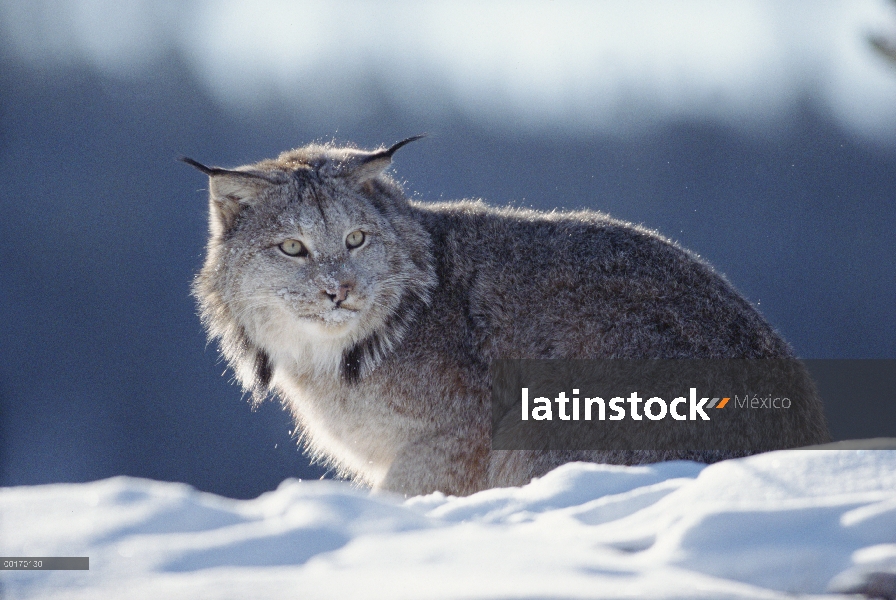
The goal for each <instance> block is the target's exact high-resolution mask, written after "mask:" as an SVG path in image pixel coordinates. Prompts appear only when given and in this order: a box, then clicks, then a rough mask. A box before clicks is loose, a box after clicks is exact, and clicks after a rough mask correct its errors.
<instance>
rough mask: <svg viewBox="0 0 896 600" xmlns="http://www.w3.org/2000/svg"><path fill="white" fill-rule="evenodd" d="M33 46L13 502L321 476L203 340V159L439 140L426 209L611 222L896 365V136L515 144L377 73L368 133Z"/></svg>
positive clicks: (426, 173)
mask: <svg viewBox="0 0 896 600" xmlns="http://www.w3.org/2000/svg"><path fill="white" fill-rule="evenodd" d="M10 6H11V5H10ZM22 6H23V5H19V4H16V5H15V6H14V7H13V8H15V10H17V11H19V13H21V12H22V11H23V10H26V9H24V8H22ZM46 6H47V5H44V10H46ZM4 10H7V14H11V13H9V11H10V10H11V9H10V7H9V6H7V7H6V8H5V9H4ZM17 14H18V13H17ZM633 18H634V17H633ZM854 33H855V35H856V37H857V39H859V43H860V44H861V43H862V36H863V35H864V34H865V32H863V31H861V30H858V31H856V32H854ZM14 42H15V40H13V41H10V39H9V38H7V39H5V40H4V44H2V45H0V183H2V185H0V207H2V211H0V486H10V485H28V484H39V483H49V482H63V481H65V482H76V481H88V480H93V479H98V478H103V477H108V476H112V475H117V474H127V475H135V476H141V477H151V478H155V479H160V480H173V481H184V482H187V483H190V484H192V485H194V486H196V487H197V488H199V489H202V490H208V491H213V492H216V493H219V494H224V495H227V496H231V497H240V498H247V497H253V496H256V495H258V494H259V493H261V492H263V491H266V490H269V489H273V488H274V487H276V485H277V484H278V483H279V482H280V481H281V480H283V479H284V478H287V477H301V478H316V477H321V476H323V475H324V472H323V470H321V469H320V468H319V467H315V466H310V465H309V464H308V461H307V459H306V458H305V457H304V456H303V455H302V454H301V452H299V450H298V449H297V447H296V442H295V438H294V437H293V436H292V435H291V433H292V429H293V425H292V423H291V421H290V419H289V417H288V415H287V414H286V413H285V412H284V411H282V409H281V408H280V406H279V405H278V404H277V403H276V402H268V403H266V404H264V405H263V406H261V407H260V408H259V409H258V410H256V411H252V410H251V409H250V406H249V403H248V402H247V401H246V399H245V398H243V397H242V395H241V392H240V390H239V389H238V388H237V387H236V386H235V385H233V384H232V383H231V382H230V374H229V373H225V372H224V366H223V364H221V363H220V362H219V361H218V357H217V349H216V348H214V347H213V346H207V345H206V341H205V337H204V334H203V331H202V328H201V325H200V323H199V320H198V318H197V316H196V311H195V305H194V302H193V300H192V298H191V297H190V295H189V287H190V283H191V279H192V277H193V274H194V273H195V272H196V270H197V269H198V268H199V266H200V264H201V261H202V254H203V246H204V243H205V239H206V213H205V211H206V197H205V187H206V180H205V178H204V177H202V176H201V175H200V174H198V173H196V172H195V171H194V170H192V169H190V168H189V167H186V166H185V165H182V164H179V163H177V162H176V161H175V159H176V158H177V157H179V156H181V155H187V156H191V157H194V158H196V159H197V160H200V161H202V162H205V163H211V164H218V165H222V166H236V165H239V164H242V163H245V162H249V161H256V160H259V159H261V158H266V157H270V156H273V155H276V154H277V153H279V152H281V151H282V150H285V149H287V148H291V147H295V146H298V145H302V144H304V143H307V142H310V141H314V140H324V141H326V140H330V139H333V138H335V139H336V140H337V141H350V142H355V143H357V144H359V145H360V146H362V147H368V148H373V147H377V146H380V145H383V144H391V143H393V142H395V141H397V140H399V139H401V138H403V137H406V136H409V135H413V134H416V133H420V132H423V131H425V132H428V133H429V134H430V137H429V138H428V139H427V140H425V141H423V142H420V143H417V144H414V145H413V146H411V147H408V148H407V149H406V150H403V151H402V152H401V153H400V154H399V155H398V156H397V160H396V165H395V167H394V169H393V172H394V174H395V175H396V176H397V177H398V178H399V179H400V180H402V181H405V182H406V183H405V186H406V190H407V191H408V193H409V194H413V195H414V196H415V197H417V198H419V199H424V200H437V199H454V198H463V197H482V198H484V199H486V200H487V201H488V202H490V203H492V204H508V203H512V204H514V205H518V206H531V207H535V208H539V209H547V210H550V209H554V208H582V207H587V208H594V209H600V210H603V211H606V212H608V213H610V214H611V215H613V216H615V217H618V218H622V219H626V220H630V221H633V222H637V223H642V224H644V225H646V226H649V227H651V228H656V229H657V230H659V231H660V232H661V233H663V234H665V235H667V236H668V237H671V238H673V239H675V240H677V241H678V242H680V243H681V244H682V245H684V246H685V247H688V248H690V249H692V250H695V251H696V252H698V253H699V254H701V255H702V256H704V257H705V258H706V259H708V260H709V261H710V262H711V263H712V264H714V265H715V266H716V267H717V268H718V270H720V271H721V272H723V273H725V274H726V275H727V277H728V278H729V279H730V280H731V281H732V282H733V284H734V285H735V286H736V287H737V288H738V289H739V290H740V291H741V292H743V293H744V294H745V295H746V297H747V298H748V299H749V300H750V301H751V302H753V303H754V304H755V305H756V306H757V307H758V308H759V310H760V311H761V312H762V313H763V314H764V315H765V316H766V317H767V318H768V320H769V321H770V322H771V323H772V324H774V325H775V326H776V327H777V328H778V329H779V331H780V332H781V333H782V334H783V335H784V337H785V338H786V339H788V340H789V341H790V342H791V343H792V344H793V346H794V348H795V349H796V350H797V352H798V354H799V355H800V356H802V357H805V358H896V260H894V256H896V234H894V231H896V130H894V127H893V122H892V121H888V120H883V121H881V123H880V124H878V125H875V124H874V122H873V118H872V121H871V125H868V122H867V119H866V122H865V123H864V124H863V125H862V127H860V128H858V129H857V128H856V127H853V126H852V125H850V123H848V122H844V121H843V119H840V118H838V116H837V113H836V111H832V110H830V109H829V108H828V107H827V105H826V104H824V102H821V101H819V100H818V99H817V98H816V97H814V96H813V95H812V94H811V93H801V94H798V97H797V98H796V99H795V100H793V101H792V103H791V105H790V107H789V109H788V110H787V111H785V112H784V113H783V116H781V114H778V113H776V115H775V116H774V117H773V118H770V122H771V123H772V124H771V125H769V124H768V123H767V122H760V125H757V126H756V127H755V129H756V130H755V131H754V127H753V125H750V124H749V123H748V124H745V125H744V124H738V123H735V124H734V125H732V123H731V122H728V121H726V120H725V119H724V118H719V117H718V116H717V115H716V116H714V117H713V118H706V119H703V118H700V115H699V114H696V115H694V114H685V115H681V114H675V113H674V112H673V113H670V114H669V115H666V116H663V115H660V116H659V117H652V118H651V119H650V120H649V121H645V124H642V126H638V127H632V128H627V129H626V128H622V129H620V130H614V131H608V130H605V129H601V128H600V127H592V126H582V127H577V126H575V123H574V122H572V124H570V123H571V121H570V120H569V119H567V120H565V121H563V120H562V119H561V120H560V121H562V123H561V122H560V121H558V120H556V119H555V120H553V121H552V120H551V118H544V119H542V121H539V122H536V123H534V124H533V123H532V122H528V121H526V122H522V121H521V122H520V123H519V126H514V123H513V119H512V118H511V119H509V120H508V121H502V122H498V121H496V120H495V119H494V118H492V116H490V115H489V114H488V113H477V112H475V111H472V110H467V108H465V107H464V106H463V104H462V103H457V102H455V104H452V102H453V101H452V100H451V99H450V98H448V97H442V96H438V95H437V94H435V92H433V94H435V95H433V96H427V95H425V94H424V95H421V96H420V98H419V100H417V101H405V102H396V100H395V94H394V93H393V91H394V90H393V91H390V89H389V85H388V82H386V83H384V82H383V81H380V80H377V79H376V78H371V79H370V80H364V81H358V82H356V83H354V84H351V85H354V86H356V88H357V90H360V91H357V94H356V95H355V96H354V100H353V101H354V102H357V101H358V100H357V98H358V97H361V98H363V105H364V111H363V114H350V113H352V110H353V109H351V108H346V109H344V110H342V112H339V111H334V109H333V107H332V106H331V105H329V104H326V103H323V104H315V103H320V102H322V101H321V100H320V98H318V97H317V96H315V98H314V99H312V100H309V101H307V102H304V103H302V102H299V101H296V102H291V101H279V102H278V101H277V100H276V98H275V99H274V100H271V99H270V98H269V97H267V96H265V98H264V99H262V100H260V101H259V103H258V104H257V105H255V107H254V108H253V109H251V110H250V109H246V108H245V107H244V106H243V105H240V104H234V103H228V102H227V101H222V99H221V97H220V94H218V93H216V92H215V91H214V88H213V87H210V86H209V85H208V84H207V82H205V81H204V80H203V77H202V76H200V75H197V68H196V65H195V60H194V59H193V58H191V56H190V55H189V51H188V50H185V49H184V47H178V46H177V45H171V46H170V47H167V46H166V47H165V49H164V50H163V51H159V52H158V53H157V54H156V55H154V57H153V60H152V61H151V63H150V64H147V65H142V66H140V67H139V68H137V67H133V72H128V73H127V74H126V75H122V73H121V72H120V71H115V70H110V69H104V68H102V65H100V66H97V64H95V63H91V62H90V61H79V60H74V59H72V60H69V59H65V60H62V59H59V60H44V59H42V60H31V59H29V58H28V56H27V55H25V54H23V52H22V51H21V44H19V45H18V46H17V45H16V43H17V42H16V43H14ZM54 52H58V53H62V51H61V50H54ZM867 52H868V54H869V58H868V61H870V62H872V63H874V61H876V60H878V58H879V57H875V56H873V53H874V51H873V49H872V48H871V47H870V45H868V48H867ZM875 64H876V63H875ZM875 68H878V69H880V71H881V73H886V70H887V69H888V68H890V67H888V66H887V65H886V64H884V63H883V62H881V63H880V64H879V65H877V64H876V66H875ZM889 75H892V77H893V79H894V80H896V68H891V73H889ZM317 77H324V76H323V75H317ZM314 84H315V81H310V82H309V84H308V85H314ZM253 85H260V84H257V83H253ZM298 89H301V86H299V88H298ZM340 89H341V88H340ZM434 89H438V86H435V87H434ZM893 89H896V88H893ZM337 91H338V90H337ZM876 93H877V97H878V98H879V97H880V94H881V92H880V90H878V91H877V92H876ZM884 93H889V92H886V91H885V92H884ZM334 94H335V92H334ZM446 98H447V99H446ZM331 101H332V102H338V101H339V98H338V94H336V95H335V96H333V99H332V100H331ZM892 102H894V103H896V95H894V96H893V97H892ZM761 108H762V107H761V106H759V107H758V109H757V110H758V112H759V113H761V112H762V111H761ZM315 109H317V111H318V114H315V112H314V111H315ZM499 112H500V111H499ZM483 115H484V116H483ZM626 118H634V117H632V116H631V114H629V116H628V117H626ZM737 118H739V117H737V116H736V115H735V117H732V119H734V120H737ZM760 121H761V119H760ZM558 123H559V124H558ZM763 123H764V124H763ZM862 128H864V129H862ZM869 130H870V131H871V132H872V133H871V135H868V131H869ZM877 410H878V412H876V413H873V414H875V415H877V417H874V418H871V420H870V421H869V422H868V423H867V424H866V425H867V426H866V427H865V429H861V428H859V429H855V428H853V429H849V428H846V427H845V426H844V427H841V428H840V429H838V427H839V426H838V421H837V420H836V419H832V422H831V426H832V429H833V431H834V434H835V436H836V437H838V438H842V437H848V436H854V435H855V434H856V431H859V433H866V434H868V435H896V431H894V428H893V426H892V424H893V423H896V414H893V408H892V407H883V406H882V407H879V408H878V409H877ZM887 411H889V412H887ZM851 427H852V426H851Z"/></svg>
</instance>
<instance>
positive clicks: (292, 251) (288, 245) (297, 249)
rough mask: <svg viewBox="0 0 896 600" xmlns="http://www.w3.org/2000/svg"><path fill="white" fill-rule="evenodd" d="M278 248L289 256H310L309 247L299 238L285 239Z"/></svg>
mask: <svg viewBox="0 0 896 600" xmlns="http://www.w3.org/2000/svg"><path fill="white" fill-rule="evenodd" d="M278 248H280V251H281V252H283V254H286V255H287V256H308V249H307V248H305V244H303V243H302V242H300V241H299V240H284V241H283V242H281V243H280V245H279V246H278Z"/></svg>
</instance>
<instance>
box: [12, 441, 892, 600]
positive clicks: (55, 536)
mask: <svg viewBox="0 0 896 600" xmlns="http://www.w3.org/2000/svg"><path fill="white" fill-rule="evenodd" d="M0 554H2V555H3V556H89V557H90V570H89V571H39V572H24V571H2V572H0V585H2V588H0V591H2V596H3V597H4V598H72V599H74V598H85V599H86V598H121V597H128V598H147V599H149V598H153V599H155V598H240V599H242V598H286V597H289V598H389V599H393V598H644V597H650V598H751V599H755V598H770V599H771V598H781V599H783V598H792V595H793V594H803V595H807V597H810V596H809V595H814V594H817V595H824V597H826V598H831V597H835V596H834V595H831V594H834V593H837V595H839V593H849V592H866V593H876V594H878V595H880V596H883V597H896V451H892V450H859V451H847V450H836V451H833V450H829V451H822V450H792V451H781V452H771V453H768V454H763V455H758V456H753V457H749V458H745V459H739V460H731V461H726V462H722V463H718V464H714V465H711V466H704V465H700V464H696V463H689V462H670V463H661V464H656V465H647V466H634V467H624V466H612V465H595V464H586V463H573V464H568V465H564V466H562V467H560V468H558V469H556V470H555V471H553V472H551V473H548V474H547V475H545V476H544V477H542V478H540V479H536V480H535V481H533V482H532V483H530V484H529V485H526V486H523V487H520V488H502V489H494V490H487V491H484V492H481V493H478V494H474V495H472V496H469V497H466V498H455V497H448V496H444V495H443V494H438V493H436V494H431V495H429V496H421V497H416V498H410V499H407V500H404V499H401V498H396V497H392V496H388V495H371V494H369V493H367V492H365V491H362V490H358V489H356V488H353V487H351V486H350V485H348V484H346V483H342V482H333V481H313V482H306V481H296V480H288V481H285V482H283V484H281V485H280V487H279V488H278V489H277V490H276V491H273V492H269V493H267V494H263V495H262V496H260V497H258V498H256V499H254V500H246V501H243V500H231V499H227V498H221V497H218V496H214V495H212V494H207V493H203V492H198V491H196V490H194V489H192V488H191V487H189V486H186V485H183V484H174V483H162V482H156V481H149V480H142V479H134V478H128V477H116V478H112V479H107V480H104V481H97V482H93V483H87V484H57V485H45V486H34V487H18V488H5V489H0Z"/></svg>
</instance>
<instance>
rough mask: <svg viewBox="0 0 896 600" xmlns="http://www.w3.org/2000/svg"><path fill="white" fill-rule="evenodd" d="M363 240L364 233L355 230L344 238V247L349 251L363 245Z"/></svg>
mask: <svg viewBox="0 0 896 600" xmlns="http://www.w3.org/2000/svg"><path fill="white" fill-rule="evenodd" d="M364 239H365V236H364V232H363V231H361V230H360V229H356V230H355V231H353V232H351V233H350V234H348V236H347V237H346V238H345V245H346V246H347V247H348V248H349V249H350V250H351V249H353V248H357V247H359V246H360V245H361V244H363V243H364Z"/></svg>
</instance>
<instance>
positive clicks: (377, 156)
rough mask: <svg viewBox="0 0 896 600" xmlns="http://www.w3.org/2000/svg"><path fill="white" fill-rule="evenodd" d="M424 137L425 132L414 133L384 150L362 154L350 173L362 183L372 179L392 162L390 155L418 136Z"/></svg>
mask: <svg viewBox="0 0 896 600" xmlns="http://www.w3.org/2000/svg"><path fill="white" fill-rule="evenodd" d="M424 137H426V134H425V133H424V134H422V135H415V136H414V137H409V138H408V139H406V140H401V141H400V142H398V143H397V144H395V145H394V146H392V147H391V148H387V149H386V150H379V151H378V152H373V153H371V154H368V155H367V156H363V157H362V158H361V159H360V161H359V162H358V165H357V166H356V167H355V168H353V169H352V171H351V175H352V177H354V178H355V179H356V180H357V181H358V182H360V183H363V182H365V181H368V180H370V179H373V178H374V177H376V176H377V175H379V174H380V173H382V172H383V171H385V170H386V167H388V166H389V165H391V164H392V155H393V154H395V152H396V151H397V150H398V149H399V148H401V147H402V146H405V145H407V144H410V143H411V142H416V141H417V140H419V139H420V138H424Z"/></svg>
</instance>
